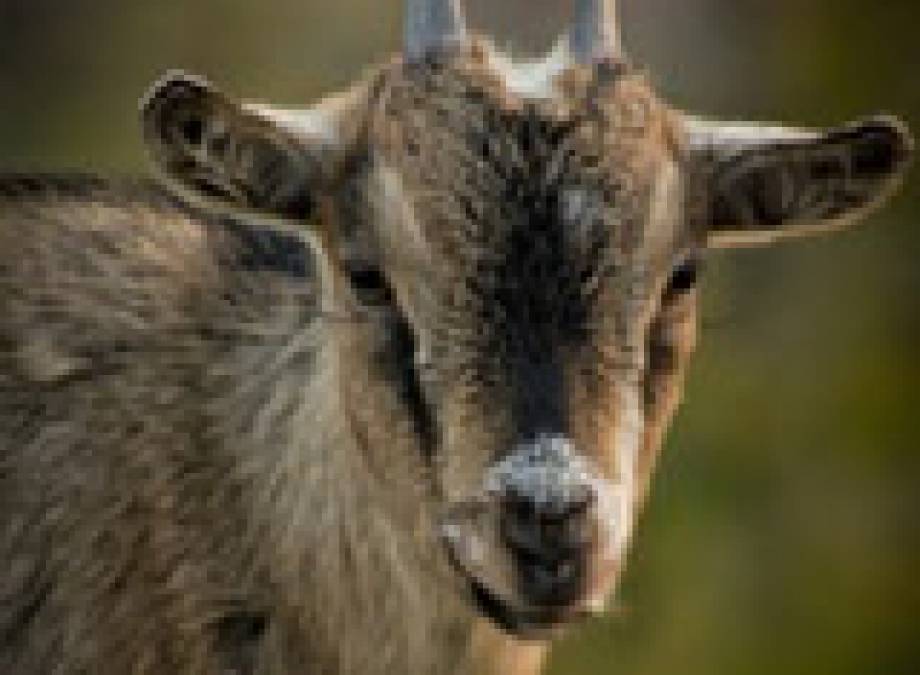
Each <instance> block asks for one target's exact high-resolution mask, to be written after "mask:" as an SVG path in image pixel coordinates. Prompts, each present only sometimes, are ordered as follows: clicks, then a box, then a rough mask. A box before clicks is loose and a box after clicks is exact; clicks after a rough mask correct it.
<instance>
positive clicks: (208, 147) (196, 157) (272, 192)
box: [141, 72, 331, 218]
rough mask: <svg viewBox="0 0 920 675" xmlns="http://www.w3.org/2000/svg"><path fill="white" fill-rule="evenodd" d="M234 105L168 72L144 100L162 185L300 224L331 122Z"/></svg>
mask: <svg viewBox="0 0 920 675" xmlns="http://www.w3.org/2000/svg"><path fill="white" fill-rule="evenodd" d="M318 116H319V114H318V113H317V112H315V111H313V110H305V111H301V112H285V111H279V110H275V109H273V108H270V107H268V106H256V105H246V104H242V103H239V102H236V101H233V100H231V99H230V98H229V97H227V96H225V95H224V94H222V93H221V92H219V91H217V90H216V89H215V88H213V87H212V86H211V85H210V84H208V83H207V82H206V81H204V80H202V79H200V78H197V77H193V76H190V75H187V74H185V73H181V72H174V73H168V74H167V75H166V76H164V77H163V78H161V79H160V80H159V81H158V82H157V83H156V84H155V85H154V86H153V87H152V88H151V90H150V92H149V93H148V95H147V96H146V97H145V98H144V100H143V102H142V105H141V117H142V124H143V131H144V137H145V140H146V143H147V145H148V148H149V152H150V155H151V157H152V159H153V161H154V163H155V164H156V166H157V168H158V169H159V170H160V172H161V173H162V174H163V175H164V176H165V178H166V180H167V182H168V183H169V184H170V185H171V186H172V187H174V188H176V189H177V190H178V191H179V192H180V193H182V194H184V195H186V196H189V197H191V198H193V199H204V200H206V201H208V202H214V201H216V202H218V203H220V204H222V205H224V206H229V207H232V208H235V209H243V210H249V211H257V212H262V213H268V214H271V215H274V216H289V217H297V218H302V217H305V216H307V215H309V213H310V212H311V210H312V205H313V202H314V197H315V195H316V192H317V190H318V189H319V187H320V185H321V183H322V182H323V180H324V178H325V177H326V175H327V173H328V172H327V169H328V167H327V165H326V162H325V159H326V157H325V155H326V154H328V151H329V148H330V145H331V138H328V137H324V136H330V135H331V133H330V129H331V120H323V122H324V123H325V126H326V127H329V128H324V124H321V123H320V122H318V121H317V117H318Z"/></svg>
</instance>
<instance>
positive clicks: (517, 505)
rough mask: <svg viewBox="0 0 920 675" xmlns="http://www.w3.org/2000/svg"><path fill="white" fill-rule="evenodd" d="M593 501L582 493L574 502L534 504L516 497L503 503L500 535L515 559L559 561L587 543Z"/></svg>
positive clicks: (534, 502)
mask: <svg viewBox="0 0 920 675" xmlns="http://www.w3.org/2000/svg"><path fill="white" fill-rule="evenodd" d="M594 502H595V498H594V496H593V494H592V493H590V492H589V491H585V492H584V493H583V494H580V495H579V496H578V498H576V499H569V500H553V501H543V502H539V503H538V502H537V501H536V500H533V499H526V498H522V497H521V496H520V495H517V494H509V495H506V497H505V499H504V500H503V507H502V518H501V529H502V535H503V537H504V539H505V541H506V543H507V544H508V546H509V547H510V548H511V549H512V551H513V552H514V553H515V554H516V555H518V556H530V557H534V558H539V559H543V560H554V559H561V558H564V557H566V556H569V555H571V554H572V553H573V552H577V551H581V550H583V549H584V548H586V547H587V546H588V545H589V544H590V539H591V536H592V532H593V528H592V527H591V518H590V513H591V509H592V507H593V505H594Z"/></svg>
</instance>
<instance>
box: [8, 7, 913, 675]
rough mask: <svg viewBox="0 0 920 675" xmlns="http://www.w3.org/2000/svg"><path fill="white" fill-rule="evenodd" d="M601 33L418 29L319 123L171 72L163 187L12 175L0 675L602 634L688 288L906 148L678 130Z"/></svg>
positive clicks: (269, 668)
mask: <svg viewBox="0 0 920 675" xmlns="http://www.w3.org/2000/svg"><path fill="white" fill-rule="evenodd" d="M614 9H615V8H614V3H613V1H612V0H579V2H578V3H577V8H576V13H575V17H574V19H573V22H572V26H571V28H570V29H569V31H568V34H567V37H566V39H564V40H562V41H561V43H560V47H559V48H558V49H557V50H556V51H555V52H554V53H553V54H552V55H551V56H549V57H548V58H547V59H546V60H545V61H543V62H540V63H538V64H519V63H515V62H514V61H512V60H511V59H510V58H509V57H507V56H505V55H503V54H501V53H500V52H499V51H498V50H497V49H496V48H495V47H494V46H493V45H492V44H491V43H490V42H489V41H488V40H487V39H485V38H483V37H480V36H476V35H472V34H470V33H469V32H468V31H467V30H466V28H465V22H464V20H463V12H462V10H461V7H460V4H459V3H458V2H457V0H408V1H407V27H406V36H405V47H404V50H403V51H402V53H400V54H398V55H396V56H394V57H393V58H392V59H391V60H390V61H389V62H387V63H385V64H383V65H381V66H379V67H377V68H376V69H375V70H374V71H373V72H371V73H370V74H369V75H368V76H367V77H366V78H365V79H363V80H362V81H360V82H359V83H357V84H355V85H354V86H353V87H352V88H351V89H350V90H348V91H347V92H345V93H343V94H340V95H337V96H334V97H331V98H329V99H327V100H325V101H322V102H320V103H319V104H317V105H316V106H314V107H313V108H310V109H302V110H286V109H280V108H276V107H273V106H268V105H263V104H255V103H240V102H237V101H235V100H233V99H232V98H230V97H228V96H226V95H225V94H223V93H221V92H220V91H218V90H217V89H216V88H215V87H213V86H212V85H211V84H209V83H208V82H206V81H204V80H202V79H200V78H197V77H193V76H189V75H186V74H184V73H169V74H167V75H166V76H165V77H163V78H162V79H161V80H160V81H159V82H157V83H156V84H155V85H154V86H153V88H152V89H151V90H150V92H149V93H148V95H147V96H146V97H145V98H144V100H143V102H142V126H143V132H144V136H145V139H146V141H147V144H148V146H149V148H150V153H151V156H152V158H153V161H154V165H155V166H156V169H157V173H158V180H156V181H149V180H136V181H113V180H105V179H101V178H97V177H94V176H75V175H24V174H23V175H17V174H7V175H3V176H2V177H0V560H2V561H3V565H4V570H5V571H4V573H3V574H2V575H0V672H4V673H29V674H31V673H55V674H59V675H70V674H77V673H97V674H102V675H105V674H106V673H113V674H123V673H138V674H144V673H150V674H158V675H159V674H164V673H185V674H196V675H198V674H204V675H207V674H211V673H214V674H216V673H252V674H257V673H271V674H278V675H282V674H285V673H311V674H313V675H358V674H360V675H381V674H384V673H387V674H394V673H410V674H426V675H465V674H472V673H495V674H496V675H497V674H514V675H536V674H537V673H539V672H540V670H541V668H542V662H543V658H544V654H545V652H546V649H547V647H548V645H549V643H550V640H551V638H552V637H553V636H554V635H556V634H557V633H558V632H559V631H560V630H562V629H564V628H565V627H566V626H569V625H571V624H574V623H576V622H577V621H578V620H579V619H580V618H581V617H584V616H585V615H588V614H591V613H595V612H598V611H602V610H603V608H604V606H605V604H606V600H607V598H608V597H609V596H610V595H611V593H612V592H613V590H614V589H615V587H616V582H617V579H618V578H619V576H620V574H621V572H622V569H623V565H624V557H625V554H626V551H627V548H628V545H629V541H630V538H631V534H632V530H633V527H634V523H635V522H636V518H637V516H638V513H639V511H640V509H641V506H642V503H643V501H644V499H645V496H646V494H647V492H648V490H649V482H650V479H651V476H652V474H653V471H654V466H655V463H656V457H657V454H658V450H659V447H660V444H661V439H662V436H663V434H664V432H665V430H666V428H667V426H668V424H669V422H670V419H671V416H672V414H673V412H674V410H675V407H676V405H677V403H678V401H679V398H680V390H681V385H682V380H683V376H684V373H685V370H686V365H687V362H688V359H689V358H690V356H691V354H692V352H693V349H694V342H695V334H696V303H697V289H696V280H697V272H698V266H699V264H700V261H701V259H702V258H703V257H704V256H705V255H706V254H707V252H708V251H710V250H712V249H718V248H722V247H732V246H744V245H753V244H766V243H770V242H773V241H777V240H780V239H787V238H791V237H796V236H799V235H808V234H813V233H819V232H823V231H826V230H831V229H836V228H839V227H843V226H844V225H846V224H849V223H852V222H854V221H855V220H856V219H857V218H858V217H860V216H863V215H865V214H866V213H867V212H868V211H869V210H870V209H872V208H874V207H875V206H877V205H878V204H880V203H881V202H882V201H883V200H884V199H885V198H886V197H887V196H888V195H890V194H891V193H892V192H893V190H894V189H895V187H896V186H897V184H898V182H899V180H900V177H901V176H902V174H903V171H904V169H905V167H906V164H907V161H908V158H909V155H910V153H911V146H912V142H911V140H910V137H909V134H908V132H907V131H906V129H905V128H904V126H903V125H902V124H901V123H900V122H898V121H897V120H895V119H891V118H887V117H876V118H871V119H868V120H865V121H862V122H857V123H852V124H849V125H846V126H842V127H840V128H837V129H830V130H806V129H788V128H779V127H765V126H760V125H755V124H743V125H739V124H721V123H718V122H714V121H709V120H705V119H703V118H699V117H695V116H692V115H688V114H685V113H682V112H679V111H677V110H674V109H672V108H670V107H668V106H667V105H665V104H664V103H662V102H660V101H659V100H658V98H656V96H655V95H654V94H653V93H652V91H651V90H650V87H649V85H648V84H647V82H646V80H645V79H644V77H643V76H642V75H641V74H640V73H638V72H636V70H635V69H633V68H632V67H631V66H630V64H629V62H628V60H627V59H626V57H625V56H624V55H623V53H622V50H621V47H620V41H619V38H618V35H617V25H616V21H615V17H614Z"/></svg>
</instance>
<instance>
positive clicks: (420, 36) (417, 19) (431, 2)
mask: <svg viewBox="0 0 920 675" xmlns="http://www.w3.org/2000/svg"><path fill="white" fill-rule="evenodd" d="M465 35H466V22H465V20H464V17H463V9H462V7H461V5H460V0H406V45H405V47H406V54H407V55H408V56H409V58H411V59H418V58H422V57H423V56H425V54H427V53H428V52H429V51H431V50H432V49H437V48H438V47H440V46H442V45H444V44H445V43H447V42H450V41H452V40H459V39H462V38H463V37H464V36H465Z"/></svg>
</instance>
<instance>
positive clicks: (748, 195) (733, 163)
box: [685, 117, 912, 247]
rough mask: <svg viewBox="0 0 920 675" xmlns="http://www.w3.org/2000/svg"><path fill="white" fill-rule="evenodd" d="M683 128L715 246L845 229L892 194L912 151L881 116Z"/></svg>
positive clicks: (900, 128) (903, 133)
mask: <svg viewBox="0 0 920 675" xmlns="http://www.w3.org/2000/svg"><path fill="white" fill-rule="evenodd" d="M685 130H686V133H687V138H688V140H689V147H690V152H691V155H692V157H693V159H694V162H693V166H694V167H695V168H694V171H695V172H696V175H697V177H699V176H702V181H701V182H699V183H697V184H698V185H702V190H701V192H700V191H696V190H694V191H693V192H694V193H695V196H696V197H699V196H700V195H702V197H703V200H704V202H705V203H704V204H703V207H704V212H705V215H704V218H705V223H704V227H705V228H706V231H707V233H708V241H709V244H710V246H713V247H732V246H746V245H756V244H764V243H770V242H772V241H774V240H777V239H780V238H783V237H788V236H796V235H808V234H814V233H819V232H824V231H828V230H833V229H837V228H840V227H844V226H845V225H847V224H849V223H852V222H854V221H855V220H857V219H858V218H859V217H860V216H863V215H865V214H866V213H867V212H868V211H869V210H871V209H872V208H873V207H875V206H877V205H878V204H880V203H881V202H883V201H884V200H885V199H886V198H887V197H888V196H890V195H891V193H892V192H893V190H894V188H895V187H896V186H897V185H898V183H899V182H900V178H901V177H902V175H903V173H904V170H905V168H906V165H907V161H908V159H909V156H910V154H911V148H912V141H911V138H910V134H909V133H908V131H907V129H906V127H905V126H904V125H903V124H902V123H901V122H899V121H898V120H896V119H893V118H886V117H879V118H874V119H869V120H865V121H862V122H856V123H853V124H850V125H848V126H845V127H841V128H838V129H831V130H824V131H817V130H815V131H809V130H800V129H788V128H782V127H765V126H757V125H743V124H742V125H724V124H719V123H714V122H708V121H703V120H699V119H688V120H686V126H685Z"/></svg>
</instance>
